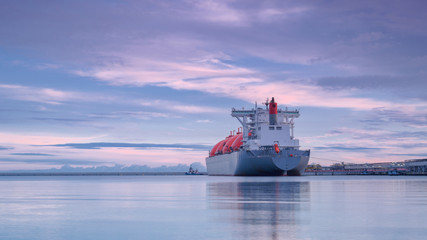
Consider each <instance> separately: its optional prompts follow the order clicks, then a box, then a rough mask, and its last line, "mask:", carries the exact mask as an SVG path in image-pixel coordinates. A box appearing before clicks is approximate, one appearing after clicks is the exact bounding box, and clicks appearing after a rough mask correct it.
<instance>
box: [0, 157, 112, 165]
mask: <svg viewBox="0 0 427 240" xmlns="http://www.w3.org/2000/svg"><path fill="white" fill-rule="evenodd" d="M0 163H15V164H17V163H26V164H47V165H64V164H72V165H94V164H102V163H104V164H105V163H110V164H111V162H107V161H104V162H100V161H92V160H75V159H16V158H14V159H11V158H0Z"/></svg>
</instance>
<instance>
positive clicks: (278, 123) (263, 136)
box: [231, 98, 300, 147]
mask: <svg viewBox="0 0 427 240" xmlns="http://www.w3.org/2000/svg"><path fill="white" fill-rule="evenodd" d="M271 103H273V104H275V105H273V106H274V108H275V109H272V108H273V107H272V106H271ZM269 105H270V107H269ZM231 116H232V117H235V118H237V120H239V122H240V123H241V124H242V127H243V142H248V141H249V140H257V142H258V144H260V145H261V146H263V145H270V146H271V145H272V144H273V143H274V142H279V143H280V145H281V146H292V147H298V146H299V141H298V140H296V139H294V118H298V117H299V116H300V113H299V110H288V108H286V109H285V110H282V109H277V103H275V102H274V98H273V99H272V101H271V102H269V101H268V99H267V104H266V108H265V109H264V108H258V107H257V106H256V104H255V108H253V109H251V110H245V109H235V108H232V110H231Z"/></svg>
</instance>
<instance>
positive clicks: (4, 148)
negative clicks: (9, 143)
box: [0, 146, 13, 151]
mask: <svg viewBox="0 0 427 240" xmlns="http://www.w3.org/2000/svg"><path fill="white" fill-rule="evenodd" d="M11 149H13V148H12V147H4V146H0V151H1V150H11Z"/></svg>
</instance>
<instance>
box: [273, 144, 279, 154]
mask: <svg viewBox="0 0 427 240" xmlns="http://www.w3.org/2000/svg"><path fill="white" fill-rule="evenodd" d="M274 150H275V151H276V153H279V152H280V148H279V144H277V143H276V144H274Z"/></svg>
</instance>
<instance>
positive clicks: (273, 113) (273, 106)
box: [268, 97, 277, 125]
mask: <svg viewBox="0 0 427 240" xmlns="http://www.w3.org/2000/svg"><path fill="white" fill-rule="evenodd" d="M268 110H269V113H270V125H277V103H276V102H274V97H273V98H271V101H270V103H269V106H268Z"/></svg>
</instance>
